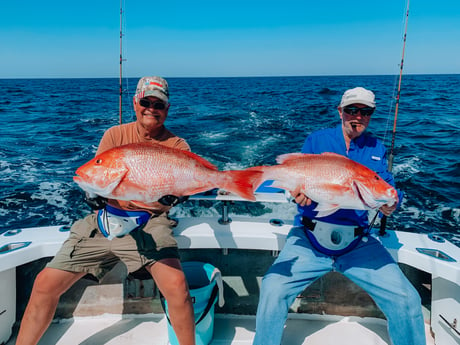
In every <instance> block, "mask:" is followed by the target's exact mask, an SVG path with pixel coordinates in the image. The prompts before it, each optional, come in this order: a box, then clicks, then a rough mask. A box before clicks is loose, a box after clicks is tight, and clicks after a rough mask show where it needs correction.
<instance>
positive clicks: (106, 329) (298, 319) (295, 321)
mask: <svg viewBox="0 0 460 345" xmlns="http://www.w3.org/2000/svg"><path fill="white" fill-rule="evenodd" d="M166 322H167V321H166V320H165V318H164V316H163V315H156V314H148V315H141V316H139V315H123V317H121V316H120V315H103V316H99V317H78V318H75V319H68V320H62V321H60V322H54V323H53V324H52V325H51V326H50V328H49V329H48V331H47V332H46V333H45V335H44V336H43V338H42V339H41V341H40V343H39V345H54V344H56V345H77V344H78V345H102V344H106V345H131V344H133V345H144V344H145V345H147V344H149V345H167V344H168V336H167V323H166ZM254 330H255V319H254V317H253V316H242V315H223V314H216V316H215V325H214V337H213V341H212V342H211V345H250V344H252V339H253V336H254ZM426 333H427V345H434V341H433V339H432V338H431V336H429V334H430V333H429V330H428V326H427V332H426ZM338 339H340V341H339V343H340V344H341V345H388V344H389V338H388V334H387V330H386V322H385V321H384V320H381V319H372V318H364V319H363V318H357V317H329V316H316V315H314V316H313V315H300V316H298V315H294V316H293V317H292V318H290V319H289V320H288V322H287V325H286V329H285V332H284V338H283V342H282V345H336V344H337V340H338ZM14 341H15V338H14V337H13V338H11V339H10V340H9V341H8V343H7V344H6V345H13V344H14Z"/></svg>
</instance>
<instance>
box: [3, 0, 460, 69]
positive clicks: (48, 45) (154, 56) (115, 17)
mask: <svg viewBox="0 0 460 345" xmlns="http://www.w3.org/2000/svg"><path fill="white" fill-rule="evenodd" d="M406 5H407V0H348V1H343V0H315V1H309V0H281V1H271V0H264V1H259V0H245V1H242V0H232V1H227V0H212V1H211V0H209V1H208V0H206V1H199V0H196V1H191V0H187V1H185V0H183V1H176V0H164V1H144V2H142V1H132V0H123V7H124V18H123V20H124V25H123V31H124V40H123V55H124V57H125V59H126V60H127V61H126V62H124V64H123V67H124V75H125V76H129V77H139V76H142V75H146V74H157V75H162V76H165V77H206V76H281V75H283V76H285V75H365V74H397V73H399V67H398V64H399V62H400V60H401V52H402V44H403V39H402V38H403V34H404V20H405V9H406ZM119 13H120V2H119V0H110V1H109V0H93V1H87V0H78V1H63V0H59V1H56V0H43V1H37V0H34V1H31V0H23V1H13V0H2V1H1V4H0V42H1V46H0V52H1V53H0V78H29V77H32V78H40V77H51V78H57V77H117V76H118V74H119V25H120V22H119ZM404 73H407V74H424V73H430V74H431V73H460V1H459V0H437V1H434V0H412V1H411V3H410V13H409V27H408V35H407V44H406V57H405V64H404Z"/></svg>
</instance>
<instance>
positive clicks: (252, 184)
mask: <svg viewBox="0 0 460 345" xmlns="http://www.w3.org/2000/svg"><path fill="white" fill-rule="evenodd" d="M225 174H226V175H227V179H226V182H225V186H222V188H223V189H225V190H227V191H229V192H232V193H235V194H238V195H239V196H241V197H242V198H244V199H247V200H252V201H255V200H256V197H255V196H254V191H255V190H256V189H257V187H258V186H259V185H260V184H262V182H263V180H262V177H263V171H262V170H260V169H257V167H256V168H249V169H246V170H227V171H225Z"/></svg>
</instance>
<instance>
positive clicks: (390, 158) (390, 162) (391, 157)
mask: <svg viewBox="0 0 460 345" xmlns="http://www.w3.org/2000/svg"><path fill="white" fill-rule="evenodd" d="M409 4H410V0H407V8H406V23H405V28H404V38H403V49H402V57H401V64H400V65H399V82H398V92H397V93H396V103H395V116H394V121H393V133H392V136H391V146H390V154H389V156H388V171H389V172H391V171H392V170H393V160H394V148H395V139H396V123H397V121H398V110H399V99H400V96H401V80H402V74H403V68H404V55H405V51H406V38H407V23H408V21H409ZM377 214H378V213H377ZM374 220H375V218H374ZM374 220H373V221H372V224H373V223H374ZM386 225H387V216H385V215H384V216H383V217H382V219H381V221H380V230H379V235H380V236H383V235H385V233H386V232H385V228H386Z"/></svg>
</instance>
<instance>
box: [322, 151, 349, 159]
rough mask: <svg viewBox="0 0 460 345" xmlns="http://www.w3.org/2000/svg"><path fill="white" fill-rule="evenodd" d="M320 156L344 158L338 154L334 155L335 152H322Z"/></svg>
mask: <svg viewBox="0 0 460 345" xmlns="http://www.w3.org/2000/svg"><path fill="white" fill-rule="evenodd" d="M321 156H329V157H342V158H343V157H345V156H342V155H340V154H338V153H335V152H323V153H321Z"/></svg>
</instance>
